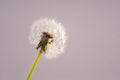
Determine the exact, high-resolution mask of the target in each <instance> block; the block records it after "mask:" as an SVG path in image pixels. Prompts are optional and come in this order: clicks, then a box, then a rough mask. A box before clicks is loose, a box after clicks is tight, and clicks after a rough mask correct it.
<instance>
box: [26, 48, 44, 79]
mask: <svg viewBox="0 0 120 80" xmlns="http://www.w3.org/2000/svg"><path fill="white" fill-rule="evenodd" d="M41 54H42V49H41V50H40V51H39V53H38V54H37V56H36V58H35V59H34V62H33V64H32V66H31V68H30V70H29V73H28V75H27V77H26V80H30V77H31V75H32V73H33V71H34V69H35V67H36V65H37V63H38V60H39V59H40V56H41Z"/></svg>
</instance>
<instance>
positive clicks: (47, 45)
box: [26, 18, 66, 80]
mask: <svg viewBox="0 0 120 80" xmlns="http://www.w3.org/2000/svg"><path fill="white" fill-rule="evenodd" d="M29 40H30V43H31V44H33V45H34V46H35V47H36V49H37V50H38V55H37V56H36V58H35V60H34V62H33V64H32V67H31V69H30V71H29V73H28V76H27V78H26V80H29V79H30V77H31V75H32V72H33V71H34V68H35V66H36V64H37V62H38V60H39V58H40V56H41V54H44V56H45V57H46V58H47V59H52V58H57V57H58V56H59V55H61V54H62V53H63V51H64V47H65V43H66V34H65V29H64V27H63V25H62V24H61V23H59V22H57V21H56V20H54V19H48V18H41V19H39V20H37V21H35V22H34V24H33V25H32V27H31V34H30V37H29Z"/></svg>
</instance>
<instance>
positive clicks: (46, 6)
mask: <svg viewBox="0 0 120 80" xmlns="http://www.w3.org/2000/svg"><path fill="white" fill-rule="evenodd" d="M40 17H47V18H54V19H56V20H57V21H59V22H61V23H62V24H63V25H64V26H65V28H66V33H67V44H66V48H65V52H64V54H63V55H61V56H60V57H59V58H58V59H52V60H47V59H46V58H45V57H44V55H42V57H41V59H40V61H39V63H38V65H37V67H36V69H35V71H34V73H33V75H32V77H31V80H120V0H0V80H25V77H26V75H27V73H28V71H29V68H30V66H31V64H32V62H33V60H34V58H35V56H36V55H37V50H36V49H35V48H34V47H33V46H32V45H30V44H29V40H28V37H29V34H30V26H31V25H32V24H33V22H34V21H35V20H36V19H38V18H40Z"/></svg>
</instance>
